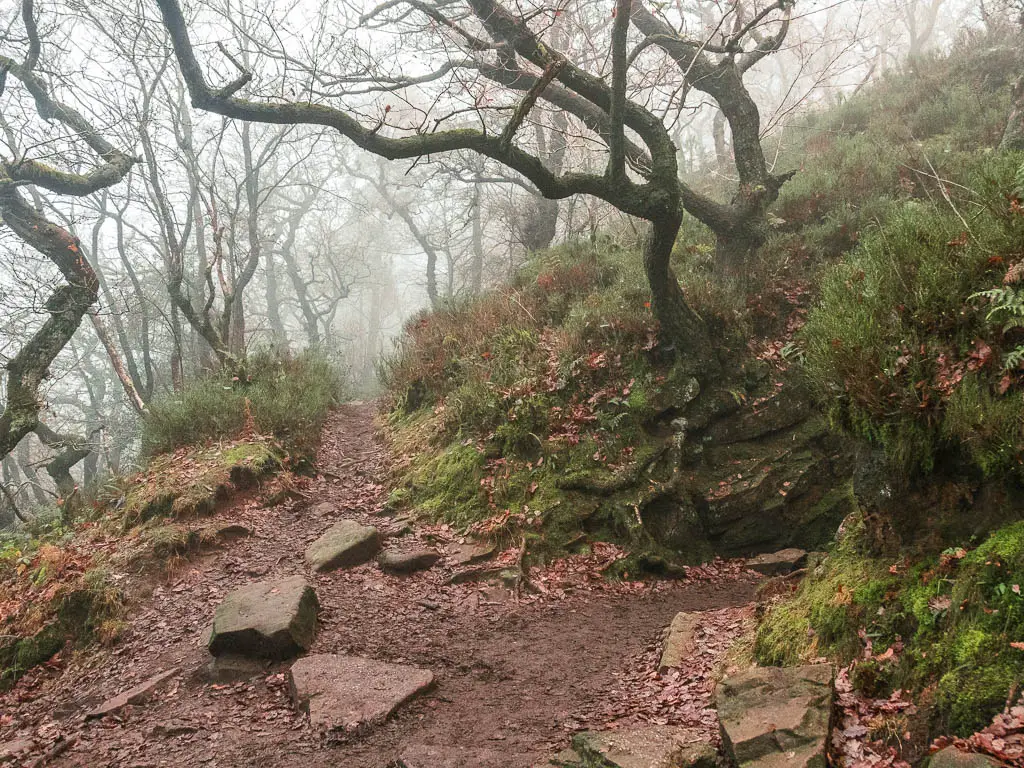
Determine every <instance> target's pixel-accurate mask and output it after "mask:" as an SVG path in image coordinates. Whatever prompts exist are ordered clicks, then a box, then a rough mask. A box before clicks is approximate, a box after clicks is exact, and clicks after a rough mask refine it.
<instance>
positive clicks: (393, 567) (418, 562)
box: [377, 549, 441, 573]
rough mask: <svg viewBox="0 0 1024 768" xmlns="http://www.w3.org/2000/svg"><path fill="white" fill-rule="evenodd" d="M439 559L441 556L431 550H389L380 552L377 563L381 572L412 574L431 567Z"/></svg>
mask: <svg viewBox="0 0 1024 768" xmlns="http://www.w3.org/2000/svg"><path fill="white" fill-rule="evenodd" d="M440 559H441V554H440V553H439V552H437V551H435V550H433V549H414V550H412V551H411V552H399V551H398V550H394V549H389V550H386V551H384V552H381V554H380V557H378V558H377V562H378V563H379V564H380V567H381V570H385V571H389V572H390V573H413V572H415V571H425V570H427V569H428V568H431V567H433V565H434V563H436V562H437V561H438V560H440Z"/></svg>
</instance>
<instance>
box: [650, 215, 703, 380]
mask: <svg viewBox="0 0 1024 768" xmlns="http://www.w3.org/2000/svg"><path fill="white" fill-rule="evenodd" d="M681 224H682V215H681V214H680V213H678V212H676V213H671V214H667V215H665V216H663V217H659V218H657V219H656V220H654V221H652V222H651V230H650V234H649V235H648V238H647V243H646V244H645V246H644V269H645V271H646V272H647V281H648V282H649V283H650V286H651V300H652V307H653V309H654V316H655V317H656V318H657V320H658V324H659V326H660V335H661V339H662V342H663V344H666V345H667V346H668V348H670V349H673V350H674V351H675V352H677V353H678V354H680V355H682V356H684V357H686V358H690V359H691V361H692V367H693V369H694V371H695V372H697V371H707V370H708V369H713V368H715V367H716V366H717V360H716V359H715V354H714V348H713V346H712V344H711V340H710V338H709V337H708V332H707V328H706V327H705V325H704V321H703V320H701V318H700V316H699V315H698V314H697V313H696V312H694V311H693V309H691V308H690V305H689V304H688V303H687V301H686V297H685V296H684V295H683V291H682V289H681V288H680V287H679V281H678V280H677V279H676V276H675V272H674V271H673V270H672V265H671V259H672V249H673V247H674V246H675V242H676V235H678V234H679V227H680V225H681Z"/></svg>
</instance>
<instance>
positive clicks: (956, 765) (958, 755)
mask: <svg viewBox="0 0 1024 768" xmlns="http://www.w3.org/2000/svg"><path fill="white" fill-rule="evenodd" d="M997 765H999V763H998V762H996V761H995V760H993V759H992V758H990V757H986V756H985V755H979V754H977V753H976V752H961V751H960V750H959V749H957V748H956V747H946V748H945V749H941V750H939V751H938V752H936V753H935V754H934V755H932V757H931V759H930V760H929V761H928V768H996V766H997Z"/></svg>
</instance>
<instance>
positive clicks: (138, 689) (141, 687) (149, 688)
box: [85, 669, 178, 720]
mask: <svg viewBox="0 0 1024 768" xmlns="http://www.w3.org/2000/svg"><path fill="white" fill-rule="evenodd" d="M176 674H178V670H177V669H170V670H168V671H166V672H161V673H160V674H158V675H153V677H151V678H149V679H148V680H146V681H145V682H144V683H139V684H138V685H136V686H135V687H134V688H130V689H128V690H127V691H125V692H124V693H119V694H118V695H117V696H114V697H113V698H111V699H107V700H106V701H104V702H103V703H102V704H100V705H99V706H98V707H96V708H95V709H91V710H89V711H88V712H86V713H85V719H86V720H92V719H94V718H97V717H104V716H106V715H111V714H114V713H115V712H120V711H121V710H122V709H124V708H125V707H127V706H128V705H129V704H141V703H142V702H143V701H145V700H146V699H147V698H149V696H150V695H151V694H152V693H153V691H155V690H156V689H157V688H159V687H160V685H161V683H163V682H164V681H166V680H169V679H170V678H172V677H174V676H175V675H176Z"/></svg>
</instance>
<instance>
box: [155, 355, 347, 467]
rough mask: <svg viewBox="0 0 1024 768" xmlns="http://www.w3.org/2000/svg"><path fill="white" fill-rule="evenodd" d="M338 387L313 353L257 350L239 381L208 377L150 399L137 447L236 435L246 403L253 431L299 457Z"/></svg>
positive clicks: (308, 449)
mask: <svg viewBox="0 0 1024 768" xmlns="http://www.w3.org/2000/svg"><path fill="white" fill-rule="evenodd" d="M340 392H341V386H340V379H339V376H338V373H337V370H336V369H335V367H334V366H333V365H332V364H331V363H330V362H329V361H328V360H326V359H325V358H323V357H321V356H320V355H318V354H316V353H315V352H304V353H302V354H301V355H299V356H297V357H293V358H284V359H282V358H280V357H279V356H276V355H273V354H270V353H259V354H257V355H254V356H253V357H251V358H250V359H249V361H248V362H247V364H246V377H245V381H238V380H237V379H236V378H232V377H230V376H228V375H226V374H222V375H217V376H210V377H208V378H206V379H201V380H199V381H196V382H194V383H192V384H190V385H189V386H188V387H186V388H185V390H184V391H182V392H176V393H173V394H171V395H168V396H167V397H165V398H164V399H162V400H159V401H157V402H155V403H153V404H152V405H151V406H150V415H149V416H148V417H147V418H146V420H145V422H144V425H143V432H142V447H143V452H144V453H145V454H147V455H150V456H152V455H155V454H159V453H169V452H171V451H173V450H175V449H176V448H180V447H182V446H189V445H201V444H202V443H205V442H208V441H212V440H224V439H232V438H234V437H237V436H238V435H240V434H241V433H242V432H243V430H245V429H246V427H247V415H246V408H247V406H246V403H248V409H249V413H250V414H251V416H252V421H253V424H254V427H255V430H256V431H257V432H258V433H260V434H263V435H267V436H273V437H275V438H277V439H278V440H279V441H280V442H281V443H282V445H284V446H285V447H286V448H287V449H288V450H289V451H291V452H294V453H296V454H298V456H299V457H302V456H312V454H313V452H314V451H315V449H316V444H317V440H318V439H319V435H320V428H321V427H322V426H323V422H324V419H325V418H326V417H327V412H328V409H329V408H330V406H331V405H332V404H333V403H335V402H336V401H337V399H338V397H339V395H340Z"/></svg>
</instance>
